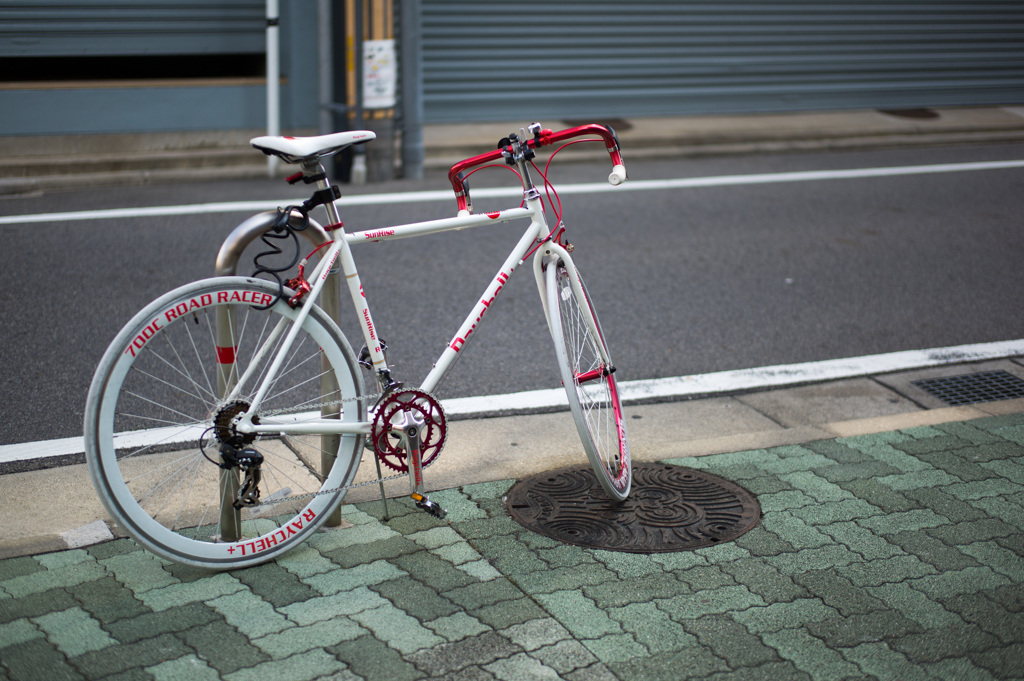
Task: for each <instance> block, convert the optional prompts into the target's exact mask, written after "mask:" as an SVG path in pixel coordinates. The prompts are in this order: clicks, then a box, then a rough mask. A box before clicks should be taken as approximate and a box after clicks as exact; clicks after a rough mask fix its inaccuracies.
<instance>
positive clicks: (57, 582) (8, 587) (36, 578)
mask: <svg viewBox="0 0 1024 681" xmlns="http://www.w3.org/2000/svg"><path fill="white" fill-rule="evenodd" d="M83 553H84V552H83ZM107 576H108V573H107V571H106V570H105V569H104V567H103V566H102V565H100V564H99V563H97V562H96V561H94V560H89V561H85V562H77V563H72V564H70V565H66V566H60V567H55V568H50V569H46V570H40V571H38V572H33V573H31V574H27V575H21V576H20V577H14V578H13V579H9V580H7V581H5V582H2V583H0V587H2V588H3V590H4V591H6V592H7V593H9V594H10V595H11V596H13V597H14V598H24V597H25V596H31V595H33V594H37V593H41V592H43V591H48V590H49V589H55V588H61V587H66V586H73V585H75V584H82V583H83V582H91V581H94V580H97V579H103V578H104V577H107Z"/></svg>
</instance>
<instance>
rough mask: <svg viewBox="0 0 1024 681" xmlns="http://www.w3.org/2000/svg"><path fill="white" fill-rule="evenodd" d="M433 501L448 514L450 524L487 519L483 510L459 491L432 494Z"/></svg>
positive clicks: (449, 490) (451, 490) (447, 518)
mask: <svg viewBox="0 0 1024 681" xmlns="http://www.w3.org/2000/svg"><path fill="white" fill-rule="evenodd" d="M430 499H431V501H434V502H436V503H438V504H440V505H441V508H443V509H444V510H445V511H447V512H448V515H447V516H446V520H447V521H448V522H450V523H458V522H463V521H466V520H477V519H480V518H486V517H487V513H485V512H484V511H483V510H481V508H480V507H479V506H478V505H477V504H476V503H474V502H473V501H472V499H471V498H470V497H469V496H468V495H466V494H463V493H462V492H460V491H459V490H457V489H446V490H440V491H438V492H431V493H430Z"/></svg>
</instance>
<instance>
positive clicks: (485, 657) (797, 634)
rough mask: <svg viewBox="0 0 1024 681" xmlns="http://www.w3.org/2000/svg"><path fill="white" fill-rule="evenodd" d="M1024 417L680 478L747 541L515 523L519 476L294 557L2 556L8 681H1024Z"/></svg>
mask: <svg viewBox="0 0 1024 681" xmlns="http://www.w3.org/2000/svg"><path fill="white" fill-rule="evenodd" d="M1022 448H1024V415H1021V414H1016V415H1011V416H998V417H992V418H985V419H978V420H973V421H967V422H961V423H950V424H945V425H938V426H934V427H920V428H912V429H907V430H902V431H896V432H888V433H881V434H877V435H865V436H858V437H851V438H843V439H838V440H826V441H820V442H813V443H810V444H806V445H803V446H785V447H776V448H772V449H766V450H754V451H747V452H739V453H732V454H721V455H713V456H706V457H701V458H686V459H677V460H672V461H670V463H676V464H680V465H686V466H690V467H694V468H701V469H705V470H708V471H711V472H713V473H716V474H718V475H722V476H724V477H726V478H728V479H731V480H734V481H736V482H738V483H739V484H741V485H743V486H745V487H746V488H747V489H749V490H750V491H752V492H754V493H755V494H756V495H757V496H758V499H759V501H760V503H761V506H762V510H763V512H764V518H763V522H762V524H761V525H760V526H759V527H757V528H755V529H754V530H752V531H750V532H749V533H748V534H746V535H744V536H743V537H741V538H740V539H738V540H737V541H736V542H734V543H731V544H727V545H721V546H716V547H712V548H708V549H701V550H698V551H693V552H681V553H670V554H658V555H652V556H644V555H634V554H622V553H612V552H607V551H593V550H587V549H581V548H577V547H573V546H564V545H559V544H557V543H555V542H553V541H552V540H549V539H545V538H543V537H540V536H538V535H535V534H532V533H530V532H528V531H526V530H524V529H523V528H521V527H520V526H519V525H517V524H516V523H515V522H513V521H512V520H510V519H509V518H508V517H507V516H506V515H505V513H504V511H503V509H502V506H501V496H502V494H503V493H504V492H505V491H506V490H507V489H508V488H509V487H510V486H511V485H512V484H513V481H504V482H495V483H485V484H474V485H468V486H466V487H463V488H460V489H457V490H448V491H445V492H441V493H438V494H437V495H436V498H437V499H438V500H439V501H442V503H443V504H444V505H445V506H446V507H447V508H448V509H449V511H450V521H451V522H450V525H445V524H443V523H440V522H438V521H436V520H434V519H432V518H431V517H429V516H427V515H426V514H423V513H420V512H413V511H411V509H409V508H408V507H407V506H406V507H401V506H400V503H398V502H394V503H392V504H391V508H392V513H394V512H395V509H396V508H400V511H399V515H398V517H396V518H394V519H393V520H392V521H391V522H390V523H387V524H382V523H381V522H379V520H378V514H379V512H380V504H379V502H374V503H366V504H358V505H356V506H348V507H346V508H345V512H346V515H347V517H348V519H349V520H350V521H352V522H353V523H355V524H356V525H357V527H356V528H353V529H348V530H340V531H336V530H335V531H324V532H320V533H318V534H317V535H316V536H315V537H314V538H313V539H311V540H310V541H309V542H307V543H306V544H305V545H304V546H303V547H302V548H300V549H298V550H296V551H294V552H292V553H290V554H288V555H287V556H286V557H284V558H283V559H281V560H280V561H277V562H276V563H272V564H268V565H263V566H260V567H256V568H251V569H248V570H241V571H237V572H233V573H209V572H203V571H198V570H195V569H188V568H182V567H179V566H176V565H171V564H168V563H165V562H164V561H161V560H159V559H156V558H153V557H152V556H150V555H149V554H147V553H145V552H143V551H141V550H139V549H138V548H137V547H136V546H135V544H134V543H132V542H131V541H130V540H126V539H121V540H116V541H112V542H109V543H105V544H99V545H95V546H92V547H89V548H87V549H77V550H69V551H63V552H59V553H50V554H44V555H37V556H28V557H22V558H13V559H9V560H5V561H0V662H2V665H0V678H4V679H8V678H9V679H45V680H47V681H50V680H54V679H82V678H84V679H111V680H113V679H124V680H128V679H157V680H164V679H188V681H205V680H206V679H228V680H231V681H246V680H250V679H251V680H253V681H266V680H269V679H273V680H274V681H288V680H296V681H298V680H306V679H321V678H322V679H339V680H340V679H360V678H362V679H417V678H446V679H467V680H468V679H515V680H516V681H522V680H525V679H534V678H537V679H555V678H563V679H587V680H588V681H589V680H601V679H623V680H629V681H635V680H639V679H684V678H685V679H773V680H785V679H830V680H831V679H844V678H850V679H871V678H879V679H905V680H908V681H909V680H912V679H958V680H960V679H968V680H970V681H975V680H978V681H980V680H983V679H1011V678H1021V677H1022V676H1024V559H1022V556H1024V536H1022V533H1021V530H1022V528H1024V463H1022V460H1021V457H1020V454H1021V452H1022V451H1024V449H1022Z"/></svg>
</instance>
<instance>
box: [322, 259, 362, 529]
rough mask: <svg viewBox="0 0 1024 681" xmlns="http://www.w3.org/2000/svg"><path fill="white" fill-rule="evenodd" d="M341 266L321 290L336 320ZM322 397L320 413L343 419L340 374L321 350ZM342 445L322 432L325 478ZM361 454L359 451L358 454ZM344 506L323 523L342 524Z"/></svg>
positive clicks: (326, 309)
mask: <svg viewBox="0 0 1024 681" xmlns="http://www.w3.org/2000/svg"><path fill="white" fill-rule="evenodd" d="M339 269H340V268H339V266H338V265H335V268H334V270H332V271H331V274H329V275H328V276H327V281H326V282H324V287H323V290H322V291H321V292H320V307H321V308H322V309H323V311H324V312H326V313H327V316H328V317H330V318H331V319H333V320H334V322H335V323H336V324H337V323H340V322H339V318H340V314H341V313H340V310H341V281H340V279H341V277H340V276H339V275H338V271H339ZM320 368H321V371H322V373H321V378H320V396H321V400H320V401H321V402H322V403H323V406H322V407H320V414H321V416H323V417H324V418H332V419H340V418H341V411H340V410H341V408H342V405H340V404H333V405H332V404H331V403H332V402H337V400H339V399H340V398H341V389H340V388H339V387H338V377H337V376H335V375H334V372H333V371H330V368H331V367H330V364H329V363H328V362H327V358H326V357H325V356H324V354H323V352H322V351H321V353H320ZM340 447H341V436H340V435H321V436H320V474H321V475H323V476H324V478H326V477H327V476H328V475H330V472H331V469H332V468H334V462H335V461H337V459H338V449H339V448H340ZM358 455H359V453H358V452H357V453H356V456H358ZM341 522H342V521H341V505H340V504H339V505H338V507H337V508H336V509H334V511H333V512H332V513H331V515H329V516H328V517H327V520H326V521H325V522H324V525H325V526H327V527H338V526H339V525H341Z"/></svg>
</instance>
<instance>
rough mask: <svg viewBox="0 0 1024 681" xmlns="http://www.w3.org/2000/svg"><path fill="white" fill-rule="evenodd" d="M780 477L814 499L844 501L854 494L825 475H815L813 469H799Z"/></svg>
mask: <svg viewBox="0 0 1024 681" xmlns="http://www.w3.org/2000/svg"><path fill="white" fill-rule="evenodd" d="M836 467H837V466H829V467H828V468H836ZM780 477H781V479H782V480H784V481H786V482H788V483H789V484H790V485H792V486H793V487H795V488H796V489H798V490H800V491H802V492H804V493H806V494H808V495H810V496H812V497H814V500H815V501H818V502H824V501H842V500H844V499H852V498H853V495H852V494H850V493H849V492H848V491H846V490H845V489H843V488H842V487H840V486H838V485H836V484H833V483H832V482H829V481H828V480H826V479H825V478H823V477H820V476H818V475H815V474H814V473H813V472H811V471H799V472H797V473H790V474H788V475H783V476H780Z"/></svg>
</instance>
